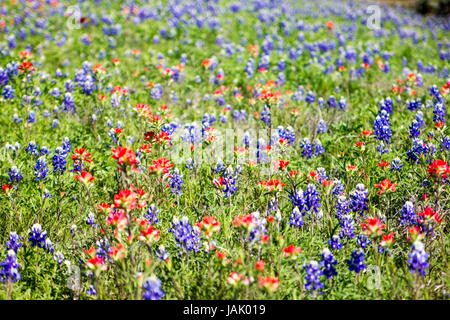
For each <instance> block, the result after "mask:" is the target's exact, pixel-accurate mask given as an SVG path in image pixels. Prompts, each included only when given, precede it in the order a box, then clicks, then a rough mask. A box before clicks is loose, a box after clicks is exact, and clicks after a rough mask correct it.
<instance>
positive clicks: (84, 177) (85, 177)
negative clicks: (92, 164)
mask: <svg viewBox="0 0 450 320" xmlns="http://www.w3.org/2000/svg"><path fill="white" fill-rule="evenodd" d="M75 179H77V180H78V181H80V182H81V183H82V184H89V183H92V181H94V179H95V178H94V177H93V176H92V174H90V173H89V172H86V171H83V172H81V176H75Z"/></svg>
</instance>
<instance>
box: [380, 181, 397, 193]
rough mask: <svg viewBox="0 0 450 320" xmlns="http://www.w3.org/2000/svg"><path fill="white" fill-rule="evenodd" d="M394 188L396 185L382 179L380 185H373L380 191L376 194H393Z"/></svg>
mask: <svg viewBox="0 0 450 320" xmlns="http://www.w3.org/2000/svg"><path fill="white" fill-rule="evenodd" d="M396 186H397V184H396V183H392V182H391V180H388V179H384V180H383V181H381V183H379V184H376V185H375V187H376V188H380V189H381V190H380V191H378V192H377V193H378V194H383V193H385V192H386V191H390V192H393V191H395V187H396Z"/></svg>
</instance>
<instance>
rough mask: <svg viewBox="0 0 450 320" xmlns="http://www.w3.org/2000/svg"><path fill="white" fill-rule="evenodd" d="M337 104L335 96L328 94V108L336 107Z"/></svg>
mask: <svg viewBox="0 0 450 320" xmlns="http://www.w3.org/2000/svg"><path fill="white" fill-rule="evenodd" d="M337 105H338V104H337V101H336V98H335V97H334V96H330V97H329V98H328V101H327V106H328V108H336V107H337Z"/></svg>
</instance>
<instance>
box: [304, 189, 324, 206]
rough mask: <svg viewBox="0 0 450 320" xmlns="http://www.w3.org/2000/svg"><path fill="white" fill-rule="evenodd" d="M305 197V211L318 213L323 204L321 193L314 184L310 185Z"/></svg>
mask: <svg viewBox="0 0 450 320" xmlns="http://www.w3.org/2000/svg"><path fill="white" fill-rule="evenodd" d="M303 197H304V198H305V211H310V210H312V211H314V212H315V213H318V212H319V208H320V207H321V206H322V204H321V203H320V197H319V193H318V192H317V189H316V186H315V185H314V184H312V183H310V184H308V186H307V187H306V191H305V192H304V193H303Z"/></svg>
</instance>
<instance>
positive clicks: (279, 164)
mask: <svg viewBox="0 0 450 320" xmlns="http://www.w3.org/2000/svg"><path fill="white" fill-rule="evenodd" d="M288 164H289V161H283V160H280V161H275V162H274V166H275V168H277V169H278V170H284V169H286V167H287V166H288Z"/></svg>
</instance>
